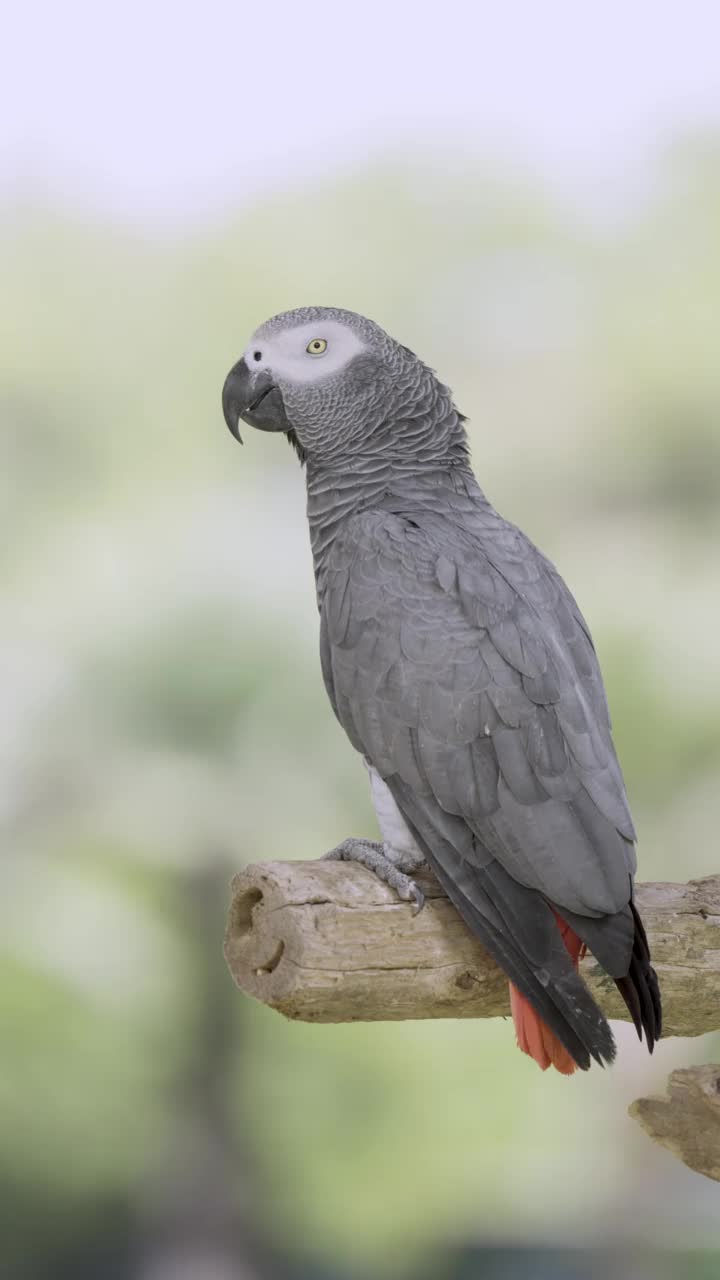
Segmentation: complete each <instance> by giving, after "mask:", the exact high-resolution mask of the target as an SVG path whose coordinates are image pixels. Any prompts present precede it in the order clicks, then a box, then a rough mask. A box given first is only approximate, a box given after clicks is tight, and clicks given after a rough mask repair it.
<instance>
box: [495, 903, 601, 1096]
mask: <svg viewBox="0 0 720 1280" xmlns="http://www.w3.org/2000/svg"><path fill="white" fill-rule="evenodd" d="M555 919H556V920H557V923H558V929H559V930H560V933H561V934H562V940H563V942H564V943H565V946H566V948H567V950H568V952H569V954H570V957H571V959H572V962H573V964H574V965H575V968H576V969H577V966H578V961H579V960H580V959H581V957H582V956H584V954H585V947H584V945H583V943H582V942H581V941H580V939H579V938H578V936H577V934H576V933H574V932H573V930H572V929H571V928H570V925H569V924H568V923H567V922H566V921H565V920H563V918H562V916H559V915H558V913H557V911H556V912H555ZM509 986H510V1008H511V1010H512V1017H513V1022H514V1023H515V1034H516V1036H517V1042H518V1047H519V1048H520V1049H522V1051H523V1053H527V1054H529V1055H530V1057H531V1058H534V1060H535V1062H537V1064H538V1066H539V1067H540V1068H541V1069H542V1070H543V1071H547V1068H548V1067H554V1068H555V1070H556V1071H560V1072H561V1073H562V1075H564V1076H571V1075H572V1073H573V1071H575V1070H576V1069H577V1068H576V1064H575V1062H574V1060H573V1059H572V1057H571V1056H570V1054H569V1053H568V1051H567V1049H566V1048H565V1046H564V1045H562V1044H561V1043H560V1041H559V1040H558V1038H557V1036H556V1035H555V1033H554V1031H551V1030H550V1028H549V1027H548V1026H547V1024H546V1023H545V1022H543V1020H542V1018H541V1017H540V1015H539V1014H538V1013H536V1012H535V1010H534V1009H533V1007H532V1005H531V1004H530V1001H529V1000H528V999H527V998H526V997H525V996H524V995H521V993H520V992H519V991H518V989H517V987H516V986H514V984H513V983H512V982H511V983H510V984H509Z"/></svg>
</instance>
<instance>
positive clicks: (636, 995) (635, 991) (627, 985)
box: [615, 902, 662, 1053]
mask: <svg viewBox="0 0 720 1280" xmlns="http://www.w3.org/2000/svg"><path fill="white" fill-rule="evenodd" d="M630 909H631V911H632V915H633V921H634V924H635V936H634V939H633V950H632V956H631V958H630V968H629V970H628V973H627V974H626V975H625V977H623V978H616V979H615V985H616V987H617V989H618V991H619V992H620V995H621V996H622V998H623V1000H624V1001H625V1004H626V1005H627V1007H628V1010H629V1013H630V1017H631V1018H632V1020H633V1022H634V1024H635V1030H636V1031H637V1033H638V1036H639V1038H640V1039H641V1040H642V1036H643V1032H644V1033H645V1042H646V1044H647V1047H648V1050H649V1052H650V1053H652V1051H653V1049H654V1048H655V1045H656V1044H657V1041H658V1040H659V1039H660V1036H661V1035H662V1003H661V1000H660V987H659V985H658V980H657V974H656V972H655V970H654V969H653V967H652V965H651V963H650V948H649V946H648V940H647V934H646V933H645V926H644V925H643V922H642V920H641V919H640V915H639V913H638V910H637V907H636V906H635V903H634V902H631V903H630Z"/></svg>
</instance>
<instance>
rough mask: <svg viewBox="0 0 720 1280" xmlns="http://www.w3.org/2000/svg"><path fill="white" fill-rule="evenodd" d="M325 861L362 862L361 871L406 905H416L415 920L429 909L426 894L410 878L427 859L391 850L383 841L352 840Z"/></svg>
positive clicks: (325, 855) (329, 855)
mask: <svg viewBox="0 0 720 1280" xmlns="http://www.w3.org/2000/svg"><path fill="white" fill-rule="evenodd" d="M322 861H323V862H324V861H328V862H359V863H360V866H361V867H366V868H367V870H368V871H372V873H373V875H374V876H377V878H378V880H382V882H383V884H387V885H389V886H390V888H391V889H394V890H395V892H396V894H397V895H398V897H399V898H401V899H402V901H403V902H412V903H413V915H414V916H416V915H417V914H418V912H419V911H422V909H423V907H424V906H425V894H424V893H423V891H422V889H420V888H418V886H417V885H416V883H415V881H414V880H412V879H411V878H410V875H408V874H406V873H408V872H410V873H412V872H413V871H417V870H418V868H419V867H421V866H422V865H423V862H424V859H423V858H421V857H419V856H415V855H413V854H412V853H405V852H403V851H401V850H395V849H389V848H388V846H387V845H384V844H381V842H380V841H379V840H365V839H363V838H362V837H357V836H350V837H349V838H348V839H347V840H343V841H342V843H341V844H338V845H336V846H335V848H334V849H331V850H330V852H329V853H325V854H323V857H322Z"/></svg>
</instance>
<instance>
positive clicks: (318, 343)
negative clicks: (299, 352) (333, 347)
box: [305, 338, 327, 356]
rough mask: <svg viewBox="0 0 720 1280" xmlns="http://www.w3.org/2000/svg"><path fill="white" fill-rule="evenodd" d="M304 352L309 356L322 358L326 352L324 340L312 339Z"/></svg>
mask: <svg viewBox="0 0 720 1280" xmlns="http://www.w3.org/2000/svg"><path fill="white" fill-rule="evenodd" d="M305 350H306V351H307V353H308V355H309V356H322V355H324V354H325V352H326V351H327V342H326V341H325V339H324V338H313V339H312V341H311V342H308V344H307V346H306V348H305Z"/></svg>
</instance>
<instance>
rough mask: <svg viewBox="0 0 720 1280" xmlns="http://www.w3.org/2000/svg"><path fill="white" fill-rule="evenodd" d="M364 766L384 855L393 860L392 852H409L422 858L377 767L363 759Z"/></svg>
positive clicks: (422, 855)
mask: <svg viewBox="0 0 720 1280" xmlns="http://www.w3.org/2000/svg"><path fill="white" fill-rule="evenodd" d="M365 767H366V769H367V771H368V773H369V774H370V790H371V792H372V800H373V805H374V807H375V813H376V816H377V820H378V826H379V828H380V833H381V835H382V838H383V841H384V843H385V854H386V857H388V858H389V859H390V861H391V862H392V861H393V853H397V854H404V855H408V854H410V855H411V856H412V857H415V858H418V859H422V858H423V857H424V854H423V853H421V851H420V849H419V848H418V846H417V843H416V841H415V838H414V836H413V835H412V832H411V831H410V828H409V827H408V825H407V823H406V821H405V819H404V818H403V816H402V814H401V812H400V810H399V809H398V807H397V804H396V803H395V800H394V798H393V794H392V792H391V790H390V788H389V786H388V785H387V783H386V782H384V781H383V779H382V778H381V777H380V774H379V773H378V771H377V769H374V768H373V766H372V765H371V764H369V763H368V761H367V760H365Z"/></svg>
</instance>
